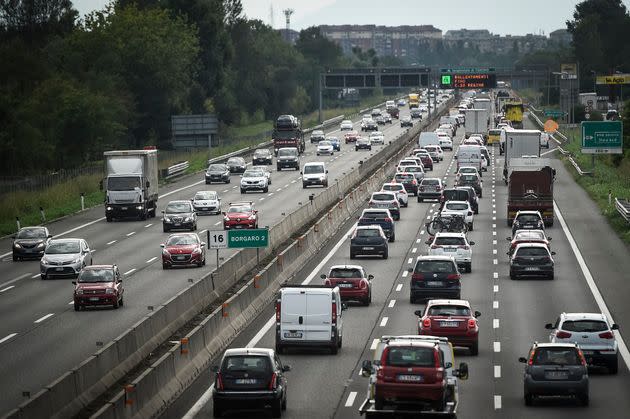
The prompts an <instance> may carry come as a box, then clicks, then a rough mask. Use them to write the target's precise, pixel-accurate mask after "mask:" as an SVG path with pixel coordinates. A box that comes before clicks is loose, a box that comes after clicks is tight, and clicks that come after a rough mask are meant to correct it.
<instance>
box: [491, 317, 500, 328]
mask: <svg viewBox="0 0 630 419" xmlns="http://www.w3.org/2000/svg"><path fill="white" fill-rule="evenodd" d="M499 326H500V323H499V319H492V328H493V329H498V328H499Z"/></svg>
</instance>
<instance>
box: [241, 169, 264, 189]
mask: <svg viewBox="0 0 630 419" xmlns="http://www.w3.org/2000/svg"><path fill="white" fill-rule="evenodd" d="M248 191H262V192H264V193H267V192H269V180H268V179H267V176H266V175H265V173H264V172H263V171H261V170H251V169H249V170H246V171H245V172H244V173H243V175H242V176H241V193H242V194H243V193H247V192H248Z"/></svg>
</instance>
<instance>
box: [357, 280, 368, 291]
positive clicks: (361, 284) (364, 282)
mask: <svg viewBox="0 0 630 419" xmlns="http://www.w3.org/2000/svg"><path fill="white" fill-rule="evenodd" d="M367 287H368V283H367V281H366V280H365V279H362V280H361V282H359V288H360V289H362V290H364V289H366V288H367Z"/></svg>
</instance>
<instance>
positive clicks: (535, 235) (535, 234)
mask: <svg viewBox="0 0 630 419" xmlns="http://www.w3.org/2000/svg"><path fill="white" fill-rule="evenodd" d="M544 239H545V235H544V233H542V232H540V231H531V232H530V231H527V232H525V231H524V232H522V233H518V234H517V235H516V237H515V240H517V241H518V240H544Z"/></svg>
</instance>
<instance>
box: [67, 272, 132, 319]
mask: <svg viewBox="0 0 630 419" xmlns="http://www.w3.org/2000/svg"><path fill="white" fill-rule="evenodd" d="M72 283H73V284H74V310H75V311H79V310H81V309H82V308H85V307H87V306H112V307H114V308H118V307H119V306H122V305H123V303H124V301H123V297H124V293H125V288H124V287H123V284H122V280H121V277H120V271H119V270H118V266H116V265H90V266H86V267H84V268H83V269H82V270H81V272H80V273H79V277H78V278H77V280H76V281H72Z"/></svg>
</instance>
